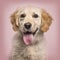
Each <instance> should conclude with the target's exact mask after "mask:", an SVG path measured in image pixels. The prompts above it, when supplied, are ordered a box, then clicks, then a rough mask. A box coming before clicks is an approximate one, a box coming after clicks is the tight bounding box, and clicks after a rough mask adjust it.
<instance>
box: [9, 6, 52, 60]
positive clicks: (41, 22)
mask: <svg viewBox="0 0 60 60" xmlns="http://www.w3.org/2000/svg"><path fill="white" fill-rule="evenodd" d="M21 12H22V13H23V12H25V13H26V14H27V15H28V16H27V17H26V18H25V19H24V20H25V21H23V22H21V21H20V20H19V16H20V14H21ZM33 12H36V13H37V14H38V15H39V17H38V19H36V18H33V17H31V15H32V14H33ZM35 20H37V23H36V22H35ZM27 21H28V22H30V23H31V24H32V29H31V31H33V32H34V31H35V29H36V27H38V31H37V32H36V35H35V36H34V42H33V43H32V44H31V45H28V46H27V45H25V44H24V42H23V38H22V36H23V35H22V32H23V27H24V26H23V25H24V23H25V22H27ZM51 22H52V18H51V16H50V15H49V14H48V13H47V12H46V11H45V10H44V9H39V8H32V7H30V8H23V9H19V10H16V11H15V12H14V13H13V14H12V15H11V23H12V25H13V29H14V31H17V33H16V35H15V36H14V39H13V42H12V44H13V48H12V51H11V53H10V57H9V60H45V59H46V51H45V44H46V43H45V42H46V41H45V40H44V32H46V31H47V30H48V29H49V26H50V25H51Z"/></svg>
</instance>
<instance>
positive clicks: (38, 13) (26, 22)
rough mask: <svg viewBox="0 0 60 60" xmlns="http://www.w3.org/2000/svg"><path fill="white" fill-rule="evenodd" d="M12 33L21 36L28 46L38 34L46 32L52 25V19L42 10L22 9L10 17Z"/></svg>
mask: <svg viewBox="0 0 60 60" xmlns="http://www.w3.org/2000/svg"><path fill="white" fill-rule="evenodd" d="M11 23H12V25H13V29H14V31H20V32H21V33H22V34H23V40H24V42H25V43H26V44H27V45H28V44H29V43H30V42H31V41H33V40H34V39H33V37H34V36H35V35H37V34H38V32H46V31H47V30H48V29H49V26H50V25H51V23H52V17H51V16H50V15H49V14H48V13H47V12H46V11H45V10H44V9H38V8H32V7H29V8H22V9H19V10H16V11H15V12H14V13H13V14H12V15H11Z"/></svg>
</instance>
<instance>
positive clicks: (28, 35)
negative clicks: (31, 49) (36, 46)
mask: <svg viewBox="0 0 60 60" xmlns="http://www.w3.org/2000/svg"><path fill="white" fill-rule="evenodd" d="M37 31H38V28H37V29H36V30H35V31H34V32H30V31H26V32H24V34H23V41H24V43H25V44H26V45H30V44H31V43H32V42H33V40H34V35H35V34H36V32H37Z"/></svg>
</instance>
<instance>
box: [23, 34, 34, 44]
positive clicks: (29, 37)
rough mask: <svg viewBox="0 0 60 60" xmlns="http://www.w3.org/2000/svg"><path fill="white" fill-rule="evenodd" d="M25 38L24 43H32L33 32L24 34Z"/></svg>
mask: <svg viewBox="0 0 60 60" xmlns="http://www.w3.org/2000/svg"><path fill="white" fill-rule="evenodd" d="M23 40H24V43H25V44H26V45H29V44H31V43H32V41H33V34H26V35H24V36H23Z"/></svg>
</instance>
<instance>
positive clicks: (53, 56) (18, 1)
mask: <svg viewBox="0 0 60 60" xmlns="http://www.w3.org/2000/svg"><path fill="white" fill-rule="evenodd" d="M27 5H33V6H37V7H40V8H44V9H45V10H47V11H48V12H49V13H50V15H52V17H53V23H52V25H51V27H50V30H49V31H48V32H46V33H45V39H46V41H47V47H46V50H47V54H48V55H47V60H60V56H59V55H60V41H59V40H60V36H59V35H60V34H59V33H60V28H59V25H60V23H59V22H60V21H59V19H60V7H59V5H60V3H59V0H50V1H48V0H44V1H43V0H5V1H3V0H0V60H8V57H7V56H8V54H9V52H10V50H11V42H12V37H13V35H14V33H15V32H14V31H13V30H12V26H11V24H10V15H11V13H12V12H14V11H15V9H16V8H19V7H20V6H27Z"/></svg>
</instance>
